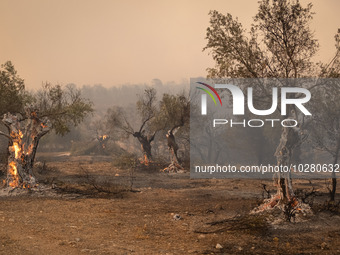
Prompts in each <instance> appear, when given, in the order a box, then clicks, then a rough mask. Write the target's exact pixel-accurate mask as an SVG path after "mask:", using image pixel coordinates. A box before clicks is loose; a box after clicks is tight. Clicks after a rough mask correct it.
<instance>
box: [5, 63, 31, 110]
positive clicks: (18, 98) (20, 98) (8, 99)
mask: <svg viewBox="0 0 340 255" xmlns="http://www.w3.org/2000/svg"><path fill="white" fill-rule="evenodd" d="M0 99H1V100H0V116H3V115H4V114H5V113H7V112H12V113H17V112H22V111H23V106H24V104H25V103H26V102H28V101H29V96H28V94H27V93H26V91H25V83H24V79H22V78H20V77H19V75H18V74H17V71H16V70H15V68H14V65H13V64H12V62H11V61H7V62H6V63H4V64H2V65H1V67H0Z"/></svg>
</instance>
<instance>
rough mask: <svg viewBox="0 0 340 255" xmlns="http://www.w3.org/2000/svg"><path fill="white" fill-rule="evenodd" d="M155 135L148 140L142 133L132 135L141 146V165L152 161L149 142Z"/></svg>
mask: <svg viewBox="0 0 340 255" xmlns="http://www.w3.org/2000/svg"><path fill="white" fill-rule="evenodd" d="M155 135H156V133H154V134H153V135H152V136H151V137H150V138H148V137H147V136H146V135H144V134H143V133H142V132H135V133H134V134H133V136H134V137H136V138H137V139H138V141H139V142H140V144H141V149H142V153H143V157H144V159H143V162H142V163H143V164H145V165H148V164H149V163H150V162H151V160H152V154H151V142H152V141H153V139H154V138H155Z"/></svg>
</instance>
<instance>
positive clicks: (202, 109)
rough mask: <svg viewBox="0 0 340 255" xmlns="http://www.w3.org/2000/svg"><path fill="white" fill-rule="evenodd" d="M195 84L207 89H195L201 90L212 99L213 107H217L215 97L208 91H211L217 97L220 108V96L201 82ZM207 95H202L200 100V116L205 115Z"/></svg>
mask: <svg viewBox="0 0 340 255" xmlns="http://www.w3.org/2000/svg"><path fill="white" fill-rule="evenodd" d="M196 83H198V84H200V85H203V86H205V87H206V88H207V89H205V88H201V87H196V88H197V89H200V90H203V91H204V92H205V93H207V94H208V95H209V96H210V97H211V98H212V100H213V101H214V103H215V105H217V102H216V100H215V97H214V96H213V94H212V93H211V92H210V91H209V90H211V91H212V92H213V93H214V94H215V95H216V96H217V98H218V100H219V101H220V104H221V106H222V100H221V98H220V95H219V94H218V93H217V91H216V90H215V89H214V88H213V87H211V86H210V85H208V84H206V83H203V82H196ZM207 94H202V100H201V113H202V115H207Z"/></svg>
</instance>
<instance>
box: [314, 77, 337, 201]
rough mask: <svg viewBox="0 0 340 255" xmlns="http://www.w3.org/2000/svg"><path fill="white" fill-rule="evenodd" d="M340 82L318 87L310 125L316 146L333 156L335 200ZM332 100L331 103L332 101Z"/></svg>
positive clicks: (334, 190) (334, 191)
mask: <svg viewBox="0 0 340 255" xmlns="http://www.w3.org/2000/svg"><path fill="white" fill-rule="evenodd" d="M339 94H340V82H339V81H338V80H334V81H333V82H332V80H331V81H330V82H329V83H328V86H326V87H324V88H322V89H318V90H317V96H316V98H315V100H316V101H317V104H314V105H313V106H314V108H315V109H313V110H314V111H313V113H314V114H313V123H312V125H310V131H311V132H310V133H311V134H310V140H311V142H312V144H313V145H314V148H316V149H317V150H320V151H325V152H327V153H328V154H329V155H331V157H332V158H333V162H332V163H331V164H329V169H330V170H333V171H332V187H331V188H330V189H329V192H330V200H331V201H334V199H335V194H336V184H337V181H336V174H335V172H336V170H335V169H336V164H338V162H339V153H340V114H339V113H340V101H339ZM330 102H331V103H330Z"/></svg>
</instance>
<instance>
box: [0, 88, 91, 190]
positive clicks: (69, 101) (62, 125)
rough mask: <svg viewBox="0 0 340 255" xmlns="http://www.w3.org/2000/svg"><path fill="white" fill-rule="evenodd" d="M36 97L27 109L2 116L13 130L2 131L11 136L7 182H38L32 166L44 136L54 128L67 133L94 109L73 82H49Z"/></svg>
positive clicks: (24, 184) (15, 184) (30, 184)
mask: <svg viewBox="0 0 340 255" xmlns="http://www.w3.org/2000/svg"><path fill="white" fill-rule="evenodd" d="M32 98H33V101H34V102H33V103H32V104H28V105H26V106H25V107H24V111H23V112H21V113H20V112H19V113H7V114H5V115H4V117H3V119H2V122H3V123H4V125H5V126H6V127H7V128H8V130H9V133H8V134H5V133H2V132H1V133H0V134H1V135H4V136H6V137H7V138H8V139H9V147H8V152H9V156H8V166H7V178H6V183H7V185H8V186H10V187H13V188H16V187H19V188H27V187H33V186H35V185H36V178H35V177H34V174H33V171H32V169H33V164H34V160H35V155H36V151H37V148H38V145H39V141H40V139H41V137H43V136H44V135H45V134H47V133H48V132H49V131H50V130H55V132H56V133H57V134H60V135H64V134H65V133H67V132H69V131H70V126H71V125H77V124H79V123H80V122H81V121H82V120H83V119H84V118H85V116H86V115H87V114H89V113H90V112H92V103H91V102H89V101H88V100H86V99H84V98H82V97H81V93H80V91H79V90H77V89H76V88H75V87H72V86H67V87H66V88H62V87H61V86H60V85H55V86H53V85H51V84H45V85H44V86H43V88H42V89H41V90H39V91H38V92H37V93H35V94H33V95H32Z"/></svg>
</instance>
